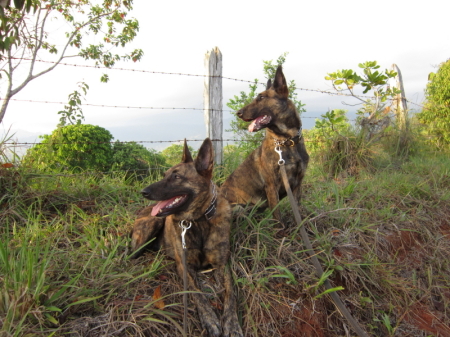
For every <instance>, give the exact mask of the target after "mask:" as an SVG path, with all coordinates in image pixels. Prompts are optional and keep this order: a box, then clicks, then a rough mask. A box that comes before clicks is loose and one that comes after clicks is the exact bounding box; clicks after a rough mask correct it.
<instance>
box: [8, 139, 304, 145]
mask: <svg viewBox="0 0 450 337" xmlns="http://www.w3.org/2000/svg"><path fill="white" fill-rule="evenodd" d="M203 141H204V139H186V142H203ZM211 141H212V142H261V139H235V138H234V139H211ZM305 141H306V142H308V141H309V140H306V139H305ZM183 142H184V139H178V140H136V141H135V140H130V141H123V142H121V141H109V142H44V143H43V142H41V143H33V142H17V143H16V142H7V143H2V144H3V145H12V146H28V145H73V144H159V143H183Z"/></svg>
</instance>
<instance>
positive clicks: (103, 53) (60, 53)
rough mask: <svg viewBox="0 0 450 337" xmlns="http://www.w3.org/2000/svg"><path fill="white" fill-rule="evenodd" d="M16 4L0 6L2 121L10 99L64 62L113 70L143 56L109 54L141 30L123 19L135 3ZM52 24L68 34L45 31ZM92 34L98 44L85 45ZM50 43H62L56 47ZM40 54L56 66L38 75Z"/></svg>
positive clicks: (41, 0) (42, 0)
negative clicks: (76, 60)
mask: <svg viewBox="0 0 450 337" xmlns="http://www.w3.org/2000/svg"><path fill="white" fill-rule="evenodd" d="M7 2H8V1H7ZM2 3H4V1H3V2H2ZM14 3H15V4H16V7H12V6H6V7H3V6H2V7H0V9H1V10H0V21H1V31H0V33H1V34H0V52H1V53H0V75H1V73H3V74H4V75H6V76H3V78H4V80H5V82H6V84H5V85H4V88H5V89H4V90H3V92H2V103H1V107H0V122H1V121H2V120H3V117H4V115H5V113H6V110H7V107H8V103H9V101H10V99H11V98H12V97H13V96H14V95H16V94H17V93H18V92H20V91H21V90H22V89H23V88H24V87H25V86H26V85H27V84H28V83H29V82H30V81H32V80H34V79H36V78H38V77H40V76H42V75H44V74H46V73H48V72H50V71H51V70H53V69H54V68H55V67H56V66H58V65H59V64H60V63H61V61H63V60H64V59H67V58H73V57H80V58H83V59H85V60H93V61H95V65H98V66H100V65H101V66H104V67H106V68H111V67H113V66H114V65H115V63H116V62H117V61H119V60H132V61H134V62H136V61H138V60H140V59H141V57H142V55H143V52H142V50H140V49H136V50H134V51H131V52H130V53H127V54H124V55H119V54H114V53H112V50H113V49H114V48H115V47H125V46H126V45H127V44H129V43H130V42H131V41H133V39H134V38H135V36H136V34H137V32H138V30H139V23H138V21H137V20H136V19H133V18H127V16H128V14H129V12H130V11H131V10H132V4H133V0H123V1H121V0H103V1H101V3H100V2H99V1H97V2H91V1H90V0H77V1H61V0H59V1H56V0H26V1H25V0H15V1H14ZM55 20H58V21H59V22H64V23H65V27H67V31H66V32H62V31H61V36H59V35H58V34H59V32H60V31H59V30H58V31H52V33H51V34H49V33H48V30H49V29H51V28H50V27H49V26H50V24H51V22H54V21H55ZM92 36H97V38H96V39H95V40H96V41H101V42H98V43H91V44H89V42H88V41H91V40H92ZM88 39H89V40H88ZM52 41H65V42H64V43H63V44H62V46H61V47H60V46H59V45H56V44H53V43H52ZM44 53H49V54H51V55H53V56H52V59H53V60H54V63H53V64H52V65H50V66H48V67H47V68H45V69H44V70H40V71H37V70H36V69H35V66H36V61H37V60H40V59H47V60H48V57H47V58H46V57H45V55H44ZM49 56H50V55H49ZM41 69H42V68H41ZM23 74H25V75H24V76H21V75H23ZM101 80H102V81H103V82H107V81H108V77H107V75H103V76H102V77H101Z"/></svg>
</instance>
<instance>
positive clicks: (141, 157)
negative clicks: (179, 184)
mask: <svg viewBox="0 0 450 337" xmlns="http://www.w3.org/2000/svg"><path fill="white" fill-rule="evenodd" d="M112 150H113V157H112V167H111V169H112V170H121V171H130V172H136V173H137V175H138V176H140V177H142V176H147V175H148V174H149V173H150V174H152V173H155V174H152V176H153V177H154V178H155V179H157V177H158V176H160V173H161V168H163V167H164V166H167V164H166V162H165V159H164V156H163V155H162V154H160V153H159V152H157V151H156V150H154V149H150V150H149V149H147V148H145V147H144V146H142V145H140V144H137V143H136V142H130V143H122V142H120V141H116V142H115V143H114V144H113V149H112ZM180 158H181V157H180ZM149 171H150V172H149Z"/></svg>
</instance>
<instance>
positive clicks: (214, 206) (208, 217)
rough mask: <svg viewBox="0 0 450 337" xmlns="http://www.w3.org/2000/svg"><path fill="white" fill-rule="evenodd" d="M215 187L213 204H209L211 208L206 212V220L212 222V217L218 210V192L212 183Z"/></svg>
mask: <svg viewBox="0 0 450 337" xmlns="http://www.w3.org/2000/svg"><path fill="white" fill-rule="evenodd" d="M211 183H212V186H213V197H212V199H211V203H210V204H209V207H208V208H207V209H206V211H205V218H206V220H208V221H209V220H211V219H212V217H213V216H214V215H215V214H216V209H217V192H216V185H214V183H213V182H212V181H211Z"/></svg>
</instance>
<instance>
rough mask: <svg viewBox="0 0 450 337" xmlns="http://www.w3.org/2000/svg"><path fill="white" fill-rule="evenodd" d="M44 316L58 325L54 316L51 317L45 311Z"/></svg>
mask: <svg viewBox="0 0 450 337" xmlns="http://www.w3.org/2000/svg"><path fill="white" fill-rule="evenodd" d="M45 317H46V318H47V320H48V321H49V322H50V323H52V324H54V325H59V322H58V321H57V320H56V319H55V317H53V316H52V315H50V314H49V313H47V312H46V313H45Z"/></svg>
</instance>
